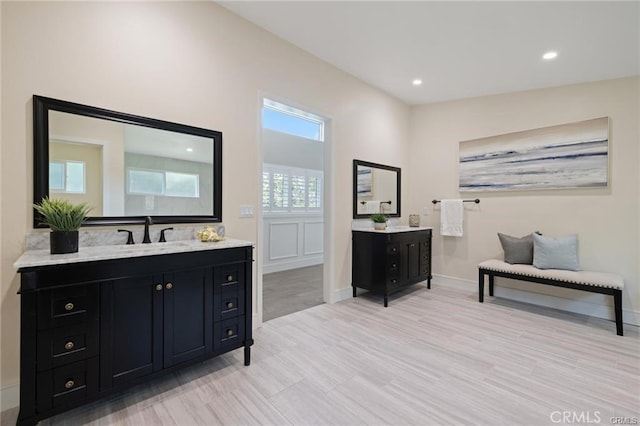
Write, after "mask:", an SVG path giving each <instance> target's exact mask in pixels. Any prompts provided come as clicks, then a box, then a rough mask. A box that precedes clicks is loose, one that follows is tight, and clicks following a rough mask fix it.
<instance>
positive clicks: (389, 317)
mask: <svg viewBox="0 0 640 426" xmlns="http://www.w3.org/2000/svg"><path fill="white" fill-rule="evenodd" d="M380 302H381V299H380V298H379V297H374V296H369V295H366V294H365V295H362V296H358V297H357V298H355V299H349V300H346V301H343V302H340V303H337V304H334V305H329V304H323V305H319V306H316V307H313V308H311V309H307V310H304V311H301V312H297V313H295V314H291V315H287V316H284V317H280V318H276V319H274V320H272V321H269V322H267V323H265V324H264V325H263V327H262V328H260V329H259V330H256V331H255V333H254V338H255V342H256V343H255V345H254V346H253V353H252V355H253V360H252V364H251V366H249V367H245V366H243V365H242V350H237V351H234V352H233V353H231V354H226V355H224V356H222V357H219V358H217V359H214V360H211V361H208V362H205V363H202V364H200V365H198V366H195V367H191V368H188V369H186V370H183V371H182V372H179V373H176V374H174V375H171V376H169V377H167V378H163V379H159V380H156V381H153V382H151V383H149V384H145V385H142V386H139V387H137V388H134V389H133V390H130V391H127V392H126V393H123V394H121V395H118V396H115V397H112V398H110V399H109V400H107V401H102V402H97V403H94V404H91V405H89V406H86V407H82V408H79V409H76V410H74V411H71V412H68V413H64V414H61V415H59V416H57V417H54V418H52V419H49V420H46V421H43V422H42V424H45V425H46V424H50V425H78V424H84V423H88V424H92V425H108V424H123V425H150V424H153V425H155V424H157V425H175V424H178V425H217V424H224V425H259V424H260V425H289V424H292V425H312V424H313V425H325V424H326V425H329V424H335V425H356V424H369V425H383V424H390V425H391V424H392V425H401V424H412V425H445V424H463V425H466V424H478V425H544V424H557V423H554V422H553V420H552V418H551V416H552V415H554V416H556V417H555V419H557V418H558V417H557V416H558V414H553V413H554V412H564V411H570V412H575V413H576V415H581V413H584V414H582V415H583V416H586V415H587V414H586V413H589V414H588V415H590V416H591V417H590V418H591V419H592V420H593V419H594V418H595V416H596V413H597V416H598V417H599V418H600V419H601V423H602V424H610V421H609V419H610V417H611V416H628V417H636V418H638V417H640V409H639V407H640V396H639V395H640V337H639V333H638V328H637V327H633V326H629V325H627V324H625V336H624V337H619V336H616V333H615V324H614V323H613V322H611V321H605V320H599V319H594V318H589V317H585V316H579V315H574V314H569V313H565V312H560V311H555V310H551V309H544V308H539V307H535V306H530V305H526V304H521V303H516V302H509V301H506V300H500V299H493V298H489V297H486V296H485V303H484V304H480V303H478V301H477V292H474V291H472V290H469V291H468V292H465V291H460V290H451V289H447V288H444V287H441V286H439V285H437V284H434V286H433V288H432V289H431V290H428V291H427V290H426V288H425V287H423V286H421V285H418V286H414V287H413V288H412V290H411V291H406V292H405V293H404V294H400V295H396V296H394V297H392V298H391V300H390V304H389V308H387V309H385V308H383V307H382V305H381V303H380ZM15 415H16V410H11V411H7V412H5V413H3V416H2V423H3V424H11V423H13V422H14V421H15ZM583 419H586V417H583ZM5 422H6V423H5ZM583 423H586V422H584V421H583Z"/></svg>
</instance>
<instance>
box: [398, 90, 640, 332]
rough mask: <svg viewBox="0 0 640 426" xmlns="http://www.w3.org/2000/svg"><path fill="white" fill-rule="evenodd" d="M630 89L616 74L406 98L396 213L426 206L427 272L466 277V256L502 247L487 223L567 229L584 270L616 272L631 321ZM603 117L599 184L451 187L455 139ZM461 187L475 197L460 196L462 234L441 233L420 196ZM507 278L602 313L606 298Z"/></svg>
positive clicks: (634, 227)
mask: <svg viewBox="0 0 640 426" xmlns="http://www.w3.org/2000/svg"><path fill="white" fill-rule="evenodd" d="M639 88H640V80H639V79H638V78H626V79H618V80H609V81H602V82H595V83H590V84H580V85H572V86H563V87H558V88H549V89H543V90H535V91H528V92H520V93H511V94H505V95H499V96H487V97H482V98H475V99H467V100H460V101H455V102H446V103H438V104H431V105H424V106H420V107H415V108H414V109H413V110H412V117H411V123H412V130H411V159H410V162H409V168H408V169H409V179H408V182H409V183H408V184H409V185H410V188H409V190H410V193H411V194H412V196H411V199H410V200H409V201H408V210H406V211H405V213H407V214H408V213H411V212H422V211H423V208H424V207H425V206H429V207H428V211H429V215H428V216H427V217H424V216H423V219H425V221H426V222H427V225H431V226H433V227H434V228H436V231H435V233H434V235H435V238H434V247H433V253H434V264H433V267H434V272H435V274H437V275H441V276H445V277H452V278H456V279H462V280H467V281H468V284H469V285H476V284H475V282H476V280H477V267H476V265H477V264H478V263H479V262H480V261H482V260H485V259H489V258H493V257H500V256H502V249H501V247H500V244H499V242H498V238H497V236H496V233H497V232H503V233H506V234H510V235H514V236H523V235H526V234H529V233H531V232H532V231H540V232H542V233H543V234H545V235H549V236H562V235H566V234H571V233H577V234H578V235H579V260H580V263H581V265H582V267H583V268H584V269H589V270H594V271H609V272H616V273H619V274H621V275H623V276H624V278H625V281H626V288H625V290H624V294H623V298H624V301H623V307H624V308H625V317H626V318H625V321H632V322H635V323H637V322H638V320H639V319H640V315H639V313H640V312H639V311H640V293H639V285H638V278H639V271H638V258H639V257H638V256H639V248H638V240H639V239H638V225H639V206H638V200H639V197H638V190H639V180H638V179H639V172H638V170H639V167H638V164H639V162H638V154H639V149H638V144H639V142H638V138H639V135H640V132H639V129H638V126H639V124H638V123H639V120H638V113H639V106H638V99H639ZM603 116H608V117H610V145H609V149H610V152H609V156H610V158H609V164H610V181H609V187H608V188H599V189H598V188H593V189H576V190H549V191H532V192H525V191H518V192H501V193H466V194H465V193H463V194H460V193H459V192H458V189H457V185H458V143H459V142H460V141H464V140H469V139H475V138H482V137H486V136H492V135H500V134H505V133H510V132H517V131H521V130H527V129H535V128H540V127H545V126H552V125H556V124H563V123H570V122H574V121H580V120H585V119H590V118H597V117H603ZM461 196H463V197H465V198H469V197H473V198H475V197H476V196H477V197H479V198H480V199H481V203H480V204H479V205H477V206H476V205H472V204H466V205H465V218H464V219H465V224H464V234H465V235H464V237H463V238H452V237H446V238H443V237H441V236H440V235H439V231H438V229H439V225H440V217H439V209H438V208H434V207H432V204H431V203H430V200H431V199H433V198H437V199H440V198H459V197H461ZM510 287H513V288H524V287H526V288H527V289H528V290H531V291H534V292H538V293H541V294H544V295H557V296H561V297H562V296H565V297H566V299H564V300H563V302H562V304H561V305H560V307H563V308H568V309H573V310H576V311H580V312H584V313H589V314H595V315H601V314H602V315H604V316H609V315H610V314H611V312H610V309H609V308H608V305H609V304H610V300H609V299H610V298H609V297H606V298H605V297H604V296H600V295H593V294H590V293H583V292H575V291H573V292H571V291H569V290H566V291H563V289H555V288H550V287H545V286H531V285H528V286H527V285H526V284H524V285H522V284H520V283H511V284H510ZM499 291H502V290H499ZM499 291H498V292H499ZM502 294H511V295H514V296H517V297H519V298H521V299H522V300H532V299H536V296H535V295H533V296H532V295H530V294H529V293H528V292H527V293H522V294H520V295H518V294H517V292H511V293H505V292H504V291H503V293H502ZM520 296H522V297H520ZM538 302H540V303H545V301H544V300H543V299H540V300H537V299H536V303H538ZM547 302H548V300H547ZM556 302H557V300H556ZM554 306H558V305H557V304H556V305H554ZM634 315H635V318H634Z"/></svg>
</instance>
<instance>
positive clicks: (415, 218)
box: [409, 214, 420, 228]
mask: <svg viewBox="0 0 640 426" xmlns="http://www.w3.org/2000/svg"><path fill="white" fill-rule="evenodd" d="M409 226H411V227H412V228H417V227H418V226H420V215H419V214H410V215H409Z"/></svg>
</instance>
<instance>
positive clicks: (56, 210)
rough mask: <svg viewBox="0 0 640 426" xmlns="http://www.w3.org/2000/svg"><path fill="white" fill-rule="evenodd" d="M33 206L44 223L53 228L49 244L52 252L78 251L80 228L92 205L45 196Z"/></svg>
mask: <svg viewBox="0 0 640 426" xmlns="http://www.w3.org/2000/svg"><path fill="white" fill-rule="evenodd" d="M33 207H34V208H35V209H36V211H37V212H38V213H40V214H41V215H42V223H43V224H45V225H48V226H49V228H51V233H50V234H49V246H50V250H51V254H64V253H76V252H77V251H78V229H79V228H80V226H82V223H83V222H84V220H85V219H86V217H87V214H88V213H89V211H91V207H89V206H87V204H86V203H80V204H73V203H71V202H70V201H67V200H59V199H51V198H48V197H45V198H43V199H42V201H41V202H39V203H37V204H34V205H33Z"/></svg>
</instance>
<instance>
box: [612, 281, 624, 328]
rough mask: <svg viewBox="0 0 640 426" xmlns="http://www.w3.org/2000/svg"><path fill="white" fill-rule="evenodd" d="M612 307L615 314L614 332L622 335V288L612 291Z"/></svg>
mask: <svg viewBox="0 0 640 426" xmlns="http://www.w3.org/2000/svg"><path fill="white" fill-rule="evenodd" d="M613 309H614V311H615V314H616V333H617V334H618V336H622V335H623V334H622V290H614V292H613Z"/></svg>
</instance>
